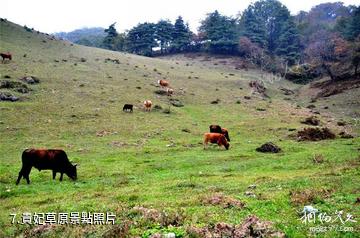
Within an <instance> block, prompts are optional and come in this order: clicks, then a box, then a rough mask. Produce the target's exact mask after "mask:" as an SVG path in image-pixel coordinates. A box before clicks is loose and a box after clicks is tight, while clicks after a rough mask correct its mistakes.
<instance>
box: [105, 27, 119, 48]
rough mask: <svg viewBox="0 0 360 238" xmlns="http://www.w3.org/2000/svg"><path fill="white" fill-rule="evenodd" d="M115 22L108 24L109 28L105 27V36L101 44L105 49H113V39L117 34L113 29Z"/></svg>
mask: <svg viewBox="0 0 360 238" xmlns="http://www.w3.org/2000/svg"><path fill="white" fill-rule="evenodd" d="M115 24H116V22H114V23H113V24H111V25H110V26H109V28H107V29H105V32H106V33H107V36H106V37H105V38H104V40H103V43H102V46H103V47H104V48H105V49H109V50H115V49H116V47H115V39H116V37H117V36H118V33H117V31H116V29H115Z"/></svg>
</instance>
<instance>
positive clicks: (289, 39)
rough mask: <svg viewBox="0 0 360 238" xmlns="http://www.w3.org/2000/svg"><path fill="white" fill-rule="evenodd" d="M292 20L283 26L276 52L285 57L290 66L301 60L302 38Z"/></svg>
mask: <svg viewBox="0 0 360 238" xmlns="http://www.w3.org/2000/svg"><path fill="white" fill-rule="evenodd" d="M290 19H291V18H290ZM290 19H289V20H287V21H286V22H285V23H284V24H283V26H282V29H281V31H282V33H281V35H280V37H279V41H278V46H277V48H276V51H275V52H276V54H277V55H279V56H283V57H284V58H285V60H286V61H287V63H288V64H289V65H293V64H295V62H296V61H297V60H298V59H299V58H300V37H299V33H298V31H297V28H296V27H295V24H294V22H293V21H292V20H290Z"/></svg>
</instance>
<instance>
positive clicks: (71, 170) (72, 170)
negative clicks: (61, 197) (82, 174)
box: [66, 164, 77, 180]
mask: <svg viewBox="0 0 360 238" xmlns="http://www.w3.org/2000/svg"><path fill="white" fill-rule="evenodd" d="M76 166H77V164H74V165H70V167H69V169H68V171H67V173H66V175H67V176H69V178H71V179H72V180H76V179H77V171H76Z"/></svg>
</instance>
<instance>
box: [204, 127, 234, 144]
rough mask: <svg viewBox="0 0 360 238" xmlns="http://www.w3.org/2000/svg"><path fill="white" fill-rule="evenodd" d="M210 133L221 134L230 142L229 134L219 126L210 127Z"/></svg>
mask: <svg viewBox="0 0 360 238" xmlns="http://www.w3.org/2000/svg"><path fill="white" fill-rule="evenodd" d="M209 128H210V132H213V133H221V134H223V135H224V136H225V138H226V140H227V141H229V142H230V137H229V132H228V130H227V129H226V128H221V126H219V125H210V126H209Z"/></svg>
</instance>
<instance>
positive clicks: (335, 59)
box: [306, 30, 350, 80]
mask: <svg viewBox="0 0 360 238" xmlns="http://www.w3.org/2000/svg"><path fill="white" fill-rule="evenodd" d="M349 52H350V48H349V44H348V42H347V41H345V40H344V39H343V38H341V37H340V36H339V35H338V34H335V33H329V32H327V31H325V30H324V31H322V32H319V33H318V40H317V41H315V42H313V43H311V44H310V45H309V46H308V48H307V49H306V54H307V56H308V58H309V61H310V62H312V63H313V64H315V65H318V66H320V67H322V68H323V69H324V70H325V72H326V73H327V74H328V75H329V77H330V78H331V80H339V79H344V78H345V77H344V75H345V76H348V71H349V70H348V68H349V67H348V65H349V55H350V53H349Z"/></svg>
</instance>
